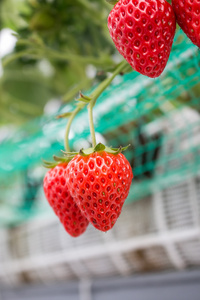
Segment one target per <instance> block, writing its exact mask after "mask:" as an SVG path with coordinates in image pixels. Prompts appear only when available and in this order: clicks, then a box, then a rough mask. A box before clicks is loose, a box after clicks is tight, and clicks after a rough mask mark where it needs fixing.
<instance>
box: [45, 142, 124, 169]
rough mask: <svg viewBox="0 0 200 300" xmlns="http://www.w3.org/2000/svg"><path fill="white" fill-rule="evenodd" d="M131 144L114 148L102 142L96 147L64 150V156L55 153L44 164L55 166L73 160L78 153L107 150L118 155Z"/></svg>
mask: <svg viewBox="0 0 200 300" xmlns="http://www.w3.org/2000/svg"><path fill="white" fill-rule="evenodd" d="M129 146H130V145H128V146H126V147H121V146H120V147H119V148H112V147H107V146H105V145H103V144H102V143H99V144H97V145H96V146H95V147H94V148H93V147H91V148H88V149H81V150H80V151H79V152H65V151H62V150H61V151H62V153H63V157H59V156H56V155H54V156H53V159H54V161H51V162H49V161H46V160H43V165H44V167H45V168H49V169H51V168H54V167H56V166H57V165H59V164H61V163H69V162H70V160H72V159H73V158H74V157H75V156H76V155H78V154H79V155H81V156H88V155H90V154H92V153H95V152H102V151H105V152H107V153H111V154H114V155H117V154H119V153H121V152H122V151H125V150H126V149H128V147H129Z"/></svg>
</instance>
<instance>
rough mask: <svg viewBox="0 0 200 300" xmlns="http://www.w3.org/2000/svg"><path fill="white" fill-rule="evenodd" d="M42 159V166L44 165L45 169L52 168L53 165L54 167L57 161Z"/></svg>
mask: <svg viewBox="0 0 200 300" xmlns="http://www.w3.org/2000/svg"><path fill="white" fill-rule="evenodd" d="M42 161H43V166H44V167H45V168H47V169H52V168H54V167H56V166H57V163H56V162H53V161H52V162H50V161H47V160H44V159H43V160H42Z"/></svg>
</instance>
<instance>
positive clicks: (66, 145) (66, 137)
mask: <svg viewBox="0 0 200 300" xmlns="http://www.w3.org/2000/svg"><path fill="white" fill-rule="evenodd" d="M81 109H82V107H81V106H77V107H76V109H75V110H74V111H73V112H72V114H71V116H70V117H69V119H68V122H67V126H66V129H65V150H66V152H70V146H69V132H70V127H71V124H72V121H73V120H74V118H75V116H76V115H77V114H78V113H79V111H80V110H81Z"/></svg>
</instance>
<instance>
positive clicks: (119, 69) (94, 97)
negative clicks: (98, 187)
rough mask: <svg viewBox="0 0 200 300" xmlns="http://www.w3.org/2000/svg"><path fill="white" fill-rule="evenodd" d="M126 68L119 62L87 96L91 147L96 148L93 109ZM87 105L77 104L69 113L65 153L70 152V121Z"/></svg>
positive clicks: (83, 103)
mask: <svg viewBox="0 0 200 300" xmlns="http://www.w3.org/2000/svg"><path fill="white" fill-rule="evenodd" d="M126 67H127V62H126V61H123V62H121V63H120V64H119V65H118V66H117V68H116V69H115V71H114V72H113V74H112V75H111V76H110V77H109V78H106V79H105V80H104V81H103V82H102V83H101V84H100V85H99V86H98V87H97V88H96V90H95V91H94V92H93V93H92V94H91V95H90V96H89V98H91V100H90V102H89V104H88V113H89V124H90V133H91V137H92V145H93V147H95V146H96V137H95V130H94V121H93V107H94V105H95V103H96V101H97V99H98V97H99V96H100V95H101V94H102V92H103V91H104V90H105V89H106V88H107V87H108V86H109V85H110V83H111V82H112V81H113V79H114V78H115V77H116V76H117V75H118V74H119V73H120V72H122V71H123V70H124V69H125V68H126ZM86 105H87V103H85V102H79V103H78V105H77V107H76V109H75V110H74V111H73V112H72V113H71V115H70V117H69V119H68V122H67V126H66V129H65V149H66V151H67V152H70V147H69V132H70V127H71V124H72V121H73V120H74V118H75V116H76V115H77V114H78V113H79V111H81V110H82V109H83V108H84V107H85V106H86Z"/></svg>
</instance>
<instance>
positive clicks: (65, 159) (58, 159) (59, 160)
mask: <svg viewBox="0 0 200 300" xmlns="http://www.w3.org/2000/svg"><path fill="white" fill-rule="evenodd" d="M53 159H54V160H55V161H58V162H61V163H66V162H69V161H70V160H69V159H67V158H65V157H59V156H56V155H53Z"/></svg>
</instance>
